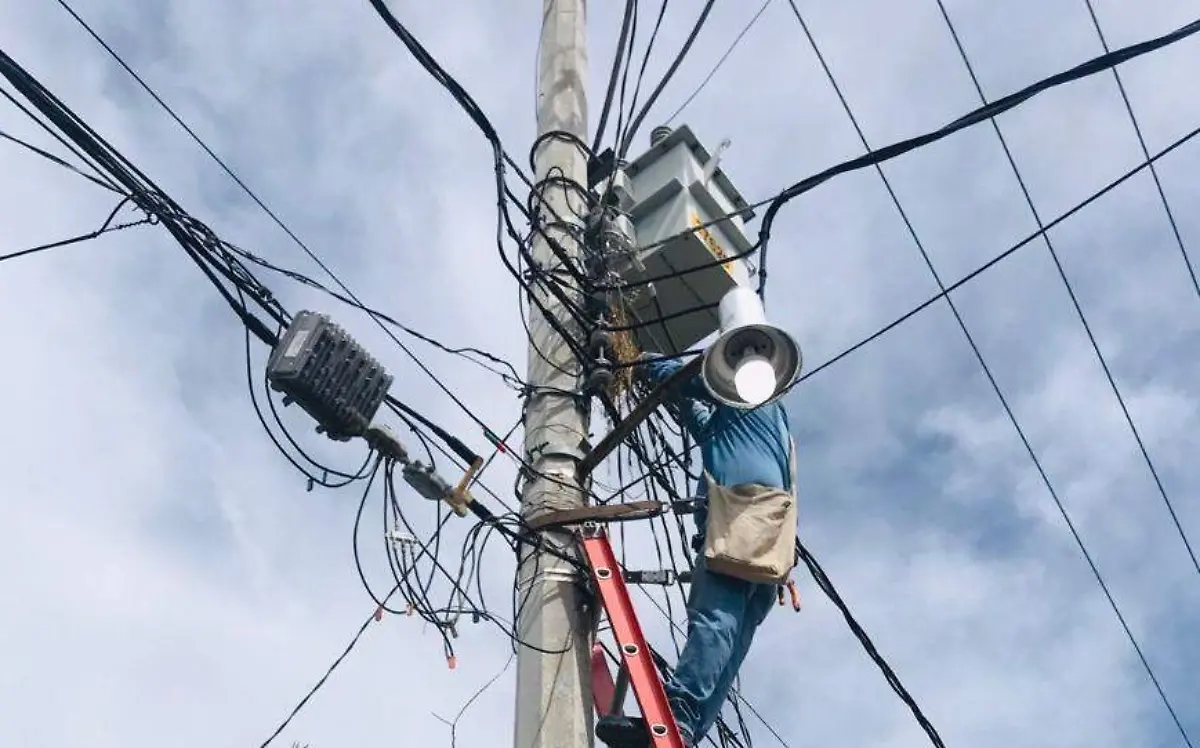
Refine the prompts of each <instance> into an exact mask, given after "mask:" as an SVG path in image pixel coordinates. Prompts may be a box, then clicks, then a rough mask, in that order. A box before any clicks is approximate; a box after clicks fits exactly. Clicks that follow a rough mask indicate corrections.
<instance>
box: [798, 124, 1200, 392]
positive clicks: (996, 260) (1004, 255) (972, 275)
mask: <svg viewBox="0 0 1200 748" xmlns="http://www.w3.org/2000/svg"><path fill="white" fill-rule="evenodd" d="M1198 135H1200V127H1197V128H1195V129H1194V130H1192V131H1191V132H1189V133H1187V134H1186V135H1184V136H1183V137H1181V138H1179V139H1178V140H1176V141H1175V142H1173V143H1171V144H1170V145H1169V146H1167V147H1166V148H1164V149H1162V150H1161V151H1159V152H1158V153H1156V154H1154V155H1153V156H1152V157H1151V158H1150V159H1149V160H1147V161H1144V162H1143V163H1141V164H1139V165H1137V166H1135V167H1133V168H1132V169H1130V170H1129V171H1127V172H1125V173H1124V174H1122V175H1121V176H1119V177H1117V178H1116V179H1114V180H1113V181H1111V182H1109V183H1108V184H1107V185H1105V186H1104V187H1102V188H1100V189H1099V190H1098V191H1096V192H1093V193H1092V194H1091V195H1089V196H1088V197H1087V198H1085V199H1084V200H1082V201H1081V202H1078V203H1076V204H1075V205H1074V206H1072V207H1071V208H1069V209H1067V210H1066V211H1065V212H1063V213H1062V214H1060V215H1059V216H1058V217H1057V218H1055V219H1054V220H1052V221H1050V222H1048V223H1047V224H1046V225H1045V226H1044V227H1042V228H1039V229H1038V230H1037V231H1034V232H1033V233H1031V234H1030V235H1029V236H1026V237H1025V238H1024V239H1021V240H1020V241H1019V242H1017V243H1015V244H1013V245H1012V246H1010V247H1009V248H1008V249H1006V250H1004V251H1003V252H1001V253H1000V254H998V255H996V256H995V257H993V258H992V259H990V260H988V261H987V262H985V263H983V264H982V265H980V266H979V267H977V268H975V269H974V270H972V271H971V272H969V273H967V274H966V275H964V276H963V277H962V278H960V279H958V280H957V281H955V282H954V283H952V284H950V285H948V286H946V290H945V291H944V292H943V291H938V292H937V293H935V294H934V295H932V296H930V297H929V298H928V299H926V300H925V301H922V302H921V303H920V304H917V305H916V306H914V307H912V308H911V309H909V310H908V311H907V312H905V313H904V314H901V315H900V316H899V317H897V318H895V319H894V320H892V321H891V322H888V323H887V324H885V325H883V326H882V327H880V328H879V329H877V330H876V331H875V332H873V333H871V334H870V335H868V336H866V337H865V338H862V339H861V340H859V341H858V342H857V343H854V344H853V345H851V346H849V347H848V348H845V349H843V350H842V351H841V352H840V353H838V354H836V355H834V356H832V357H830V358H828V359H826V360H825V361H824V362H823V363H822V364H821V365H820V366H817V367H816V368H813V369H810V370H809V371H808V372H807V373H806V374H804V375H802V376H800V377H798V378H797V379H796V381H795V382H793V383H792V384H790V385H788V387H787V388H786V390H785V391H790V390H791V389H792V388H794V387H796V386H797V385H798V384H800V383H801V382H804V381H806V380H808V379H809V378H810V377H813V376H816V375H817V374H818V373H820V372H822V371H824V370H825V369H827V368H828V367H830V366H832V365H834V364H836V363H838V362H839V361H841V360H842V359H844V358H846V357H847V356H849V355H850V354H852V353H854V352H856V351H858V350H859V349H861V348H863V347H865V346H866V345H867V344H869V343H873V342H874V341H876V340H878V339H879V338H881V337H883V336H884V335H886V334H887V333H889V332H891V331H892V330H894V329H896V328H897V327H899V326H900V325H902V324H904V323H905V322H907V321H908V320H910V319H912V318H913V317H915V316H917V315H918V314H919V313H921V312H922V311H924V310H926V309H928V308H929V307H931V306H933V305H934V304H936V303H937V302H938V301H941V300H942V299H943V298H944V297H946V296H947V295H949V294H951V293H953V292H954V291H957V290H958V289H960V288H962V287H963V286H965V285H966V284H967V283H969V282H971V281H973V280H975V279H976V278H978V277H979V276H981V275H983V274H984V273H985V272H987V271H988V270H990V269H992V268H994V267H995V266H996V265H998V264H1000V262H1002V261H1003V260H1006V259H1008V258H1010V257H1012V256H1013V255H1014V254H1016V253H1017V251H1018V250H1020V249H1021V248H1022V247H1026V246H1028V245H1029V244H1032V243H1033V242H1034V241H1035V240H1037V239H1038V238H1039V237H1041V236H1042V235H1043V234H1045V233H1046V232H1047V231H1049V230H1050V229H1053V228H1054V227H1055V226H1057V225H1059V224H1060V223H1062V222H1063V221H1066V220H1067V219H1068V218H1071V217H1072V216H1074V215H1075V214H1076V213H1078V212H1079V211H1081V210H1083V209H1084V208H1086V207H1088V206H1089V205H1091V204H1092V203H1094V202H1096V201H1097V200H1099V199H1100V198H1102V197H1104V196H1105V195H1107V194H1108V193H1110V192H1112V191H1113V190H1115V189H1116V188H1117V187H1119V186H1121V185H1122V184H1124V183H1125V182H1127V181H1129V180H1130V179H1132V178H1133V177H1134V176H1136V175H1137V174H1139V173H1141V172H1142V171H1143V170H1145V169H1147V168H1149V166H1150V165H1151V164H1154V163H1156V162H1158V161H1159V160H1160V159H1162V158H1163V157H1164V156H1166V155H1167V154H1169V153H1172V152H1173V151H1175V150H1176V149H1177V148H1179V147H1180V146H1182V145H1183V144H1185V143H1187V142H1189V141H1191V140H1192V139H1193V138H1195V137H1196V136H1198Z"/></svg>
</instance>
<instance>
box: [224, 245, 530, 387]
mask: <svg viewBox="0 0 1200 748" xmlns="http://www.w3.org/2000/svg"><path fill="white" fill-rule="evenodd" d="M228 246H229V249H230V250H231V251H233V252H234V253H235V254H237V255H238V256H240V257H243V258H245V259H246V260H248V261H250V262H252V263H254V264H255V265H258V266H260V267H263V268H266V269H267V270H270V271H272V272H275V273H279V274H280V275H283V276H284V277H286V278H290V279H291V280H294V281H296V282H297V283H301V284H303V285H305V286H308V287H309V288H314V289H316V290H318V291H321V292H322V293H324V294H326V295H328V296H331V297H333V298H335V299H337V300H338V301H340V302H342V303H343V304H346V305H347V306H350V307H353V308H355V309H358V310H360V311H364V312H366V313H367V314H369V315H371V316H373V317H377V318H378V319H380V320H382V321H383V322H386V323H387V324H389V325H391V326H392V327H395V328H396V329H398V330H400V331H401V332H403V333H405V334H407V335H410V336H412V337H414V338H416V339H417V340H420V341H422V342H424V343H428V344H429V345H431V346H433V347H434V348H437V349H438V350H440V351H443V352H445V353H449V354H451V355H455V356H459V357H461V358H463V359H465V360H467V361H470V362H471V363H473V364H475V365H476V366H480V367H482V368H484V369H487V370H488V371H490V372H492V373H493V374H498V375H499V376H501V377H502V378H504V379H505V380H506V381H507V382H510V383H512V384H515V385H518V386H523V385H524V384H525V383H524V381H523V380H522V379H521V376H520V375H519V374H518V373H517V370H516V368H515V367H513V365H512V364H511V363H509V362H508V361H505V360H504V359H502V358H500V357H499V356H497V355H495V354H494V353H489V352H488V351H485V350H483V349H480V348H474V347H470V346H466V347H461V348H452V347H450V346H447V345H446V344H445V343H442V342H441V341H439V340H438V339H436V338H434V337H432V336H430V335H426V334H424V333H422V332H420V331H418V330H415V329H413V328H412V327H409V326H408V325H405V324H404V323H402V322H400V321H398V320H397V319H395V318H394V317H391V316H390V315H388V314H385V313H384V312H381V311H379V310H378V309H373V308H371V307H368V306H364V305H363V304H361V303H359V302H357V301H355V300H353V299H351V298H350V297H348V296H346V295H344V294H341V293H338V292H337V291H334V290H333V289H331V288H329V287H328V286H326V285H324V284H322V283H320V282H319V281H317V280H314V279H313V278H311V277H309V276H306V275H304V274H303V273H300V272H298V271H295V270H290V269H288V268H285V267H281V266H279V265H276V264H275V263H272V262H270V261H269V260H267V259H265V258H263V257H259V256H258V255H256V254H254V253H252V252H249V251H247V250H245V249H242V248H241V247H237V246H235V245H232V244H230V245H228ZM468 354H474V355H476V356H479V357H480V358H482V359H485V361H490V362H492V363H494V364H497V365H498V366H502V367H504V369H505V371H498V370H496V369H494V368H492V367H490V366H488V365H487V363H485V361H480V360H478V359H475V358H472V357H471V356H470V355H468Z"/></svg>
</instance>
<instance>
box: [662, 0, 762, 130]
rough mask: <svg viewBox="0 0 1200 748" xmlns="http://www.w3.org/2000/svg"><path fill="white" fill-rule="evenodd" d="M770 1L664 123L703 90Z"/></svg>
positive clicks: (755, 15) (678, 113)
mask: <svg viewBox="0 0 1200 748" xmlns="http://www.w3.org/2000/svg"><path fill="white" fill-rule="evenodd" d="M771 2H772V0H764V1H763V4H762V5H761V6H759V8H758V11H757V12H755V14H754V15H753V16H752V17H751V18H750V21H749V22H748V23H747V24H746V25H745V26H743V27H742V30H741V31H739V32H738V35H737V36H736V37H734V39H733V42H732V43H730V45H729V47H728V48H727V49H726V50H725V54H723V55H721V59H719V60H717V64H716V65H713V67H712V69H711V70H709V71H708V75H706V76H704V80H702V81H700V85H698V86H696V88H695V90H693V91H692V93H691V94H690V95H689V96H688V97H687V98H686V99H684V100H683V103H682V104H680V105H679V108H678V109H676V110H675V111H674V112H672V113H671V116H670V117H667V118H666V120H664V123H665V124H668V125H669V124H671V123H672V122H674V121H675V118H676V117H678V116H679V115H680V114H681V113H682V112H683V110H684V109H687V107H688V104H691V103H692V100H693V99H695V98H696V97H697V96H699V95H700V92H701V91H703V90H704V89H705V87H706V86H708V82H709V81H711V80H712V79H713V76H714V75H716V74H717V71H718V70H720V69H721V66H723V65H724V64H725V61H726V60H728V59H729V56H730V55H731V54H733V50H735V49H737V46H738V45H739V44H741V42H742V39H743V38H744V37H745V36H746V34H748V33H749V32H750V29H752V28H754V24H756V23H758V19H759V18H761V17H762V14H763V11H765V10H766V9H767V6H769V5H770V4H771Z"/></svg>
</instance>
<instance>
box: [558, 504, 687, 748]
mask: <svg viewBox="0 0 1200 748" xmlns="http://www.w3.org/2000/svg"><path fill="white" fill-rule="evenodd" d="M582 535H583V539H582V543H583V553H584V556H586V557H587V562H588V565H589V566H590V567H591V569H592V579H593V580H594V581H595V583H596V591H597V592H598V593H599V594H600V601H601V602H602V603H603V604H604V612H605V613H606V614H607V615H608V621H609V623H610V624H612V630H613V636H614V637H615V638H616V640H617V644H618V646H619V647H620V651H621V667H620V670H619V671H618V672H617V685H616V686H615V687H614V686H613V685H612V678H611V677H610V676H609V674H608V666H607V665H606V664H605V663H604V659H603V655H602V654H601V657H600V659H599V662H598V663H597V661H596V658H595V656H594V655H593V660H592V664H593V674H592V677H593V683H595V684H596V685H600V686H602V687H601V688H598V689H594V691H595V695H596V702H597V703H596V705H597V707H598V711H600V710H599V707H600V705H601V703H602V702H601V697H602V696H603V697H606V700H607V701H608V703H609V704H611V706H608V707H607V709H610V710H612V711H614V712H615V711H618V710H619V709H620V702H621V701H623V700H624V691H625V684H628V685H631V686H633V694H634V696H635V697H637V703H638V707H639V708H640V709H641V710H642V716H643V717H644V718H645V720H646V726H647V727H648V728H649V730H650V736H649V737H650V745H652V746H654V748H684V744H683V737H682V736H681V735H680V734H679V726H678V725H676V724H675V716H674V715H673V714H672V713H671V707H670V705H669V704H668V703H667V692H666V691H665V690H664V689H663V684H662V681H661V680H660V679H659V677H658V670H657V669H656V668H655V666H654V660H653V658H652V657H651V655H650V648H649V646H647V644H646V637H645V636H644V635H643V634H642V627H641V625H640V624H639V623H638V619H637V615H636V614H635V613H634V611H633V602H632V601H631V600H630V599H629V589H628V588H627V587H626V586H625V576H624V574H623V573H622V572H621V568H620V566H619V565H618V564H617V558H616V555H615V554H613V549H612V544H611V543H609V542H608V533H607V532H606V531H605V529H604V526H603V525H600V524H595V523H592V522H588V523H585V524H584V527H583V532H582ZM597 664H598V665H600V666H601V667H603V674H602V675H601V673H600V672H599V671H598V670H597V669H596V665H597ZM601 713H602V714H603V713H604V712H603V711H602V712H601Z"/></svg>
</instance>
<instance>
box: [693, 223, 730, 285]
mask: <svg viewBox="0 0 1200 748" xmlns="http://www.w3.org/2000/svg"><path fill="white" fill-rule="evenodd" d="M688 222H689V223H691V225H692V228H693V229H695V233H696V234H697V235H698V236H699V237H700V241H702V242H704V245H705V246H706V247H708V249H709V251H710V252H712V253H713V254H714V255H716V256H717V259H720V260H724V259H725V258H726V257H728V255H726V254H725V250H724V249H723V248H722V247H721V245H720V244H719V243H718V242H717V238H716V237H715V236H713V235H712V232H711V231H709V230H708V228H706V227H705V225H704V221H702V220H700V216H698V215H696V214H695V213H692V214H691V217H690V218H689V220H688ZM721 267H722V268H724V270H725V272H726V273H728V274H729V277H731V278H732V277H733V262H732V261H730V262H726V263H724V264H723V265H721Z"/></svg>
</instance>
